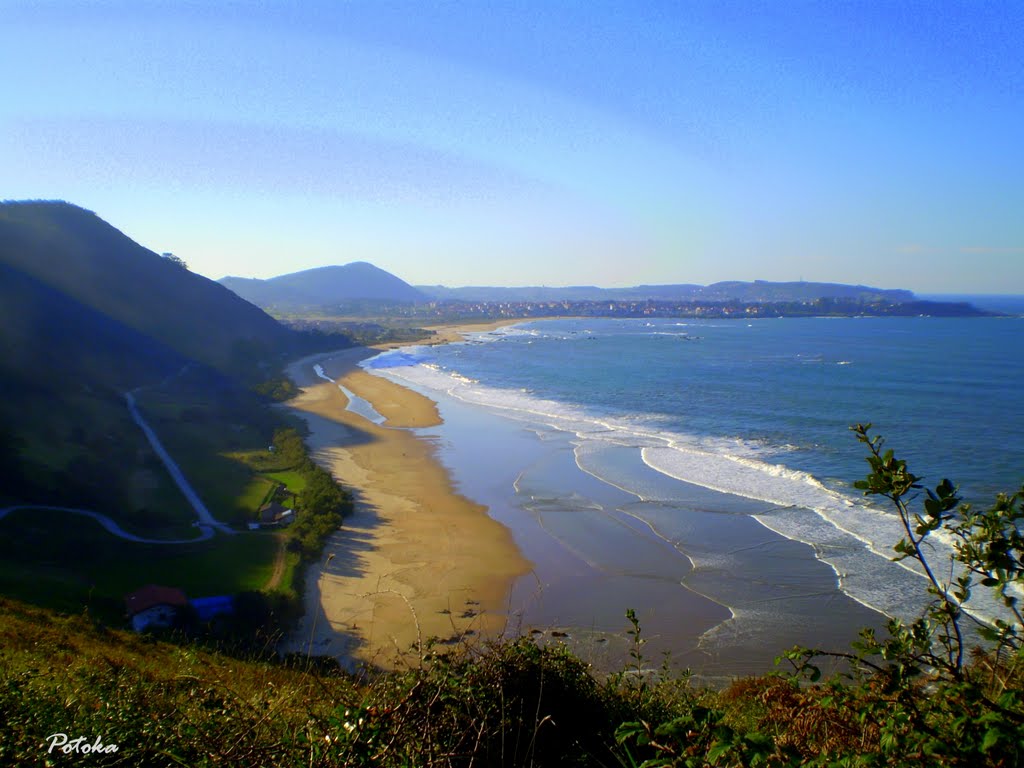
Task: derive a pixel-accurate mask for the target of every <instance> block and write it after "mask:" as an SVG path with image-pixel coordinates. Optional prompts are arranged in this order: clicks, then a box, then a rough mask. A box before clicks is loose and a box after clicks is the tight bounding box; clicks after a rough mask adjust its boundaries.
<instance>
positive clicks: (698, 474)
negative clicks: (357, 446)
mask: <svg viewBox="0 0 1024 768" xmlns="http://www.w3.org/2000/svg"><path fill="white" fill-rule="evenodd" d="M395 362H398V361H397V360H396V361H395ZM404 362H405V363H406V364H405V365H388V366H385V367H382V368H376V369H375V368H369V367H368V368H369V370H370V372H371V373H375V374H377V375H382V376H384V377H386V378H393V379H395V380H398V382H399V383H402V384H405V385H411V386H413V387H415V388H417V389H421V390H424V391H426V392H428V393H429V392H431V391H434V392H442V393H444V394H447V395H448V396H450V397H453V398H455V399H458V400H461V401H463V402H466V403H472V404H476V405H479V406H483V407H487V408H489V409H492V410H494V411H495V412H498V413H502V414H503V415H506V416H508V417H511V418H514V419H516V420H518V421H522V422H524V423H525V424H527V425H529V424H531V423H534V424H536V423H538V422H539V423H542V424H543V425H544V426H546V427H548V428H553V429H556V430H559V431H564V432H569V433H572V434H575V436H576V437H577V438H578V439H579V441H580V442H579V443H578V445H579V446H581V447H583V446H588V445H589V446H596V447H597V448H598V449H599V446H600V445H601V444H602V443H604V444H608V443H613V444H616V445H620V446H625V447H629V448H636V449H638V450H639V451H640V454H641V456H642V459H643V461H644V463H645V464H646V465H647V466H648V467H649V468H650V469H651V470H653V471H655V472H658V473H660V474H662V475H664V476H666V477H669V478H672V479H674V480H678V481H681V482H685V483H689V484H692V485H696V486H700V487H703V488H707V489H709V490H712V491H716V492H719V493H725V494H729V495H732V496H738V497H742V498H746V499H750V500H754V501H761V502H765V503H766V504H770V505H772V506H776V507H782V508H791V507H792V508H799V509H804V510H808V511H809V512H810V513H811V514H812V515H813V517H806V518H804V519H803V521H802V523H801V524H799V525H798V524H796V523H795V521H794V519H784V518H782V517H780V516H778V515H752V517H753V518H754V519H755V520H756V521H757V522H758V523H759V524H761V525H763V526H764V527H765V528H767V529H769V530H771V531H773V532H774V533H777V534H778V535H780V536H783V537H784V538H787V539H789V540H791V541H796V542H799V543H802V544H806V545H808V546H809V547H811V548H812V550H813V552H814V556H815V557H816V558H817V559H819V560H821V561H822V562H824V563H826V564H827V565H828V566H829V567H830V568H831V569H832V570H833V572H834V573H835V575H836V580H837V585H838V587H839V588H840V589H841V590H842V591H843V592H844V593H845V594H847V595H848V596H849V597H851V598H852V599H854V600H856V601H857V602H859V603H861V604H862V605H865V606H866V607H869V608H871V609H872V610H875V611H880V612H882V613H885V614H886V615H890V616H899V617H900V618H903V619H905V620H911V619H914V618H917V616H918V615H919V614H920V610H919V609H920V608H921V607H922V606H923V604H924V601H923V600H922V599H921V595H922V592H921V589H920V586H921V585H920V581H919V579H924V578H925V575H924V573H923V572H922V570H921V569H920V567H919V566H918V565H917V563H916V562H915V561H912V560H903V561H900V562H898V563H894V562H893V560H892V558H893V551H892V547H893V545H895V543H896V542H897V541H899V540H900V539H901V538H902V537H903V530H902V526H901V524H900V522H899V519H898V517H897V516H896V515H895V513H893V512H890V511H889V510H887V509H883V508H879V507H876V506H873V505H870V504H868V503H866V502H865V501H864V500H863V499H861V498H860V497H857V496H852V495H848V494H844V493H842V492H839V491H837V490H835V489H832V488H829V487H827V486H825V485H824V484H823V483H822V482H821V481H820V480H819V479H818V478H816V477H814V476H813V475H810V474H809V473H807V472H803V471H800V470H795V469H792V468H790V467H787V466H785V465H783V464H778V463H774V462H771V461H765V460H764V459H763V458H762V457H765V456H775V455H779V454H784V453H785V452H786V451H787V449H789V450H791V447H789V446H771V445H764V444H760V443H757V442H753V441H744V440H738V439H735V440H734V439H724V438H708V437H700V436H696V435H686V434H682V433H678V432H670V431H665V430H658V429H648V428H645V427H644V426H643V423H642V422H643V421H644V419H645V417H646V418H649V419H656V418H657V415H656V414H637V415H636V417H633V416H630V417H622V416H612V415H604V414H595V413H593V412H592V411H588V410H587V409H586V408H585V407H584V406H582V405H579V404H574V403H564V402H559V401H555V400H548V399H543V398H539V397H536V396H534V395H531V394H529V393H527V392H523V391H522V390H520V389H515V390H513V389H500V388H496V387H489V386H486V385H482V384H480V383H479V382H476V381H472V380H470V379H468V378H467V377H464V376H462V375H461V374H459V373H457V372H453V371H447V370H445V369H444V368H442V367H441V366H439V365H437V364H436V362H434V361H433V360H430V361H427V360H425V359H423V358H419V359H417V358H415V357H407V358H404ZM585 450H586V449H585V448H584V449H583V450H582V451H581V449H580V448H577V466H579V467H580V469H581V470H583V471H585V472H587V473H588V474H590V475H592V476H594V477H596V478H597V479H599V480H601V481H602V482H606V483H608V484H609V485H612V486H613V487H616V488H618V489H620V490H622V491H625V492H627V493H631V494H634V495H636V496H637V497H638V498H640V499H642V500H665V499H660V498H658V497H652V496H650V494H648V493H645V492H644V490H643V489H639V490H638V489H636V488H635V487H630V486H629V485H624V484H623V483H621V482H612V481H610V480H609V478H608V477H607V476H604V475H602V473H601V472H600V471H595V470H594V469H593V467H588V466H584V465H583V463H582V462H581V457H582V455H583V452H585ZM836 536H839V537H840V541H841V542H842V544H841V547H839V548H842V549H847V550H850V551H857V550H861V551H862V552H864V553H866V554H867V555H869V556H868V557H864V558H862V559H861V560H859V562H858V565H859V568H860V569H861V571H862V572H860V573H858V572H857V571H855V570H851V569H850V566H851V565H852V564H853V563H852V562H851V561H850V560H849V558H847V559H843V560H841V559H840V558H839V557H838V556H837V555H836V552H837V551H838V548H837V546H838V545H837V543H836ZM827 542H832V543H831V544H829V543H827ZM950 544H951V542H950V541H949V540H948V537H946V536H943V535H941V534H940V535H939V536H936V537H935V541H934V542H932V546H933V548H934V552H933V557H934V558H935V561H936V562H942V563H943V564H946V563H948V559H949V556H950V554H951V553H952V548H951V546H950ZM894 565H898V566H899V570H898V571H894V570H893V566H894ZM901 571H902V572H905V573H907V574H912V575H913V576H914V577H915V580H914V581H910V582H907V583H906V584H905V588H902V589H899V590H890V591H888V592H887V591H886V589H885V588H882V585H887V584H888V583H889V582H891V581H892V579H893V578H896V575H897V574H898V573H899V572H901ZM972 601H973V602H974V606H973V607H972V610H971V613H972V615H973V616H975V617H976V618H979V619H980V620H982V621H986V622H991V621H992V619H993V617H995V616H999V615H1002V613H1003V612H1002V611H1001V610H1000V608H999V606H998V604H997V603H996V602H995V601H994V600H993V599H991V597H990V596H988V595H984V594H982V592H981V591H980V590H978V591H976V593H975V595H974V596H973V597H972Z"/></svg>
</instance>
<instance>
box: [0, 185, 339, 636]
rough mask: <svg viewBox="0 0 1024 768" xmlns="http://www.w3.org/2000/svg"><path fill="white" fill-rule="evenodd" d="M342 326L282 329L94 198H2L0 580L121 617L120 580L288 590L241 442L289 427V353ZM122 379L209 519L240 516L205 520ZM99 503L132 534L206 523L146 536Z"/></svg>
mask: <svg viewBox="0 0 1024 768" xmlns="http://www.w3.org/2000/svg"><path fill="white" fill-rule="evenodd" d="M348 343H349V342H348V340H347V339H346V338H344V337H340V336H334V337H329V338H328V337H324V336H316V335H312V334H306V333H299V332H294V331H290V330H288V329H286V328H284V327H283V326H281V325H279V324H278V323H277V322H276V321H275V320H273V319H272V318H270V317H269V316H268V315H266V314H264V313H263V312H262V311H261V310H259V309H257V308H256V307H254V306H252V305H251V304H248V303H247V302H245V301H243V300H241V299H239V298H238V297H237V296H235V295H234V294H233V293H231V292H230V291H228V290H227V289H225V288H222V287H221V286H219V285H217V284H215V283H213V282H211V281H209V280H207V279H205V278H203V277H200V276H198V275H193V274H191V273H190V272H188V271H187V270H186V269H184V268H183V267H181V266H179V265H176V264H175V263H173V262H172V261H171V260H168V259H164V258H161V257H160V256H157V255H156V254H155V253H153V252H151V251H148V250H146V249H145V248H142V247H141V246H139V245H137V244H135V243H133V242H132V241H131V240H130V239H128V238H127V237H125V236H124V235H123V234H121V233H120V232H118V231H117V230H116V229H114V228H113V227H111V226H110V225H108V224H106V223H104V222H103V221H101V220H100V219H99V218H97V217H96V216H95V215H94V214H92V213H89V212H88V211H85V210H83V209H80V208H76V207H75V206H72V205H68V204H66V203H3V204H0V349H3V351H4V354H3V355H0V380H2V381H3V384H4V387H3V397H0V593H3V594H7V595H14V596H18V597H20V598H22V599H26V600H30V601H32V602H36V603H38V604H41V605H48V606H53V607H57V608H61V609H65V610H76V609H79V608H81V606H83V605H86V604H91V605H92V606H93V608H94V610H97V611H98V612H99V614H100V615H102V616H103V617H104V618H105V619H107V620H109V621H112V622H114V623H115V624H116V623H119V622H120V621H121V620H122V618H123V605H122V604H121V598H122V596H123V595H124V594H125V593H126V592H128V591H131V590H132V589H135V588H137V587H139V586H141V585H142V584H144V583H147V582H153V581H156V582H162V583H171V584H173V585H177V586H181V587H183V588H187V589H188V591H189V594H190V595H192V596H196V595H203V594H219V593H236V592H241V591H247V590H253V589H261V588H263V587H264V586H267V589H273V590H276V591H277V592H279V593H280V594H281V595H283V596H286V597H290V598H294V591H295V590H294V588H295V585H294V584H293V583H292V581H293V577H294V576H295V574H296V572H297V570H296V565H297V561H298V558H299V556H300V554H299V550H301V547H298V546H297V547H296V551H295V552H294V553H293V552H289V553H288V555H287V557H285V556H284V554H285V553H284V547H285V544H286V538H285V536H284V534H280V535H279V534H275V533H272V532H260V533H249V532H247V531H246V523H247V522H249V521H252V520H253V519H255V516H256V513H257V509H258V507H259V506H260V504H261V503H262V502H263V500H264V497H265V496H266V495H267V492H268V491H267V488H268V487H269V486H270V485H271V483H270V481H269V480H267V479H266V478H263V477H262V476H261V475H260V474H259V472H258V471H256V470H255V469H253V468H252V467H251V466H249V465H248V464H247V463H246V462H245V461H242V460H240V459H239V458H238V457H239V456H246V455H250V454H252V453H253V452H259V451H265V450H266V447H267V445H268V444H269V443H270V442H271V441H272V440H273V439H274V435H275V433H276V432H277V431H279V430H282V429H284V428H286V427H288V426H290V422H288V421H287V419H285V417H284V416H283V414H282V413H281V412H280V411H279V410H277V409H274V408H271V407H270V398H272V397H273V398H277V399H280V397H281V396H285V395H287V394H288V393H290V392H294V387H293V386H288V385H290V382H287V381H286V380H284V379H283V377H282V375H281V373H280V367H281V364H282V362H283V360H285V359H286V358H287V357H289V356H297V355H299V354H305V353H308V352H310V351H315V350H316V349H317V348H318V345H320V346H319V348H323V347H324V346H327V347H330V348H337V347H341V346H345V345H347V344H348ZM127 393H132V397H133V399H134V403H135V405H136V407H137V409H138V413H140V414H141V415H142V417H143V418H144V419H145V420H146V422H147V424H148V426H149V427H150V428H151V429H152V430H154V431H155V433H156V434H157V435H158V437H159V440H160V442H161V444H162V446H163V448H164V449H165V450H166V451H167V453H168V455H169V456H170V457H171V459H172V460H173V461H174V463H175V464H176V465H177V466H178V467H179V468H180V470H181V471H182V472H183V473H184V477H185V478H187V481H188V483H189V484H190V485H191V487H192V489H193V490H194V491H195V493H196V494H197V495H198V498H199V499H200V500H201V501H202V503H203V504H205V506H206V507H207V508H208V509H209V511H210V514H211V515H212V516H213V518H214V519H215V520H217V521H220V522H221V523H224V524H227V525H228V526H230V527H233V528H234V529H235V530H238V531H245V532H244V533H241V534H238V535H228V534H226V533H225V532H224V531H223V530H220V531H219V532H217V533H216V535H213V534H214V532H213V531H212V529H211V530H207V531H206V533H205V534H204V535H205V536H206V538H202V537H201V534H202V533H203V531H202V529H201V528H198V527H197V525H198V523H199V519H198V517H197V515H198V513H197V511H196V509H195V508H194V506H193V504H192V503H190V502H189V500H188V498H187V496H186V495H185V493H183V491H182V488H181V487H180V485H179V484H178V482H176V480H175V478H174V475H173V474H172V472H171V471H170V469H169V467H168V465H167V463H166V462H165V461H164V460H163V458H162V457H161V455H160V453H159V451H158V450H157V448H156V447H155V446H154V445H153V444H152V442H151V441H150V440H149V439H148V437H147V435H146V433H145V432H144V431H143V429H142V428H141V427H140V425H139V424H138V423H136V421H135V419H134V417H133V413H132V411H131V410H130V409H129V404H128V400H127V397H126V395H127ZM300 445H301V441H300ZM306 461H308V459H306V457H305V456H304V454H303V455H302V456H300V457H297V458H295V460H294V461H293V462H292V464H299V463H300V462H306ZM292 464H287V465H284V466H282V467H281V469H291V468H292ZM275 487H276V486H275ZM261 488H262V489H263V492H259V491H260V489H261ZM339 498H340V497H339ZM335 501H337V499H335ZM339 503H340V502H339ZM43 505H48V506H50V507H53V506H60V507H66V508H70V509H74V510H84V511H85V512H86V513H88V514H92V515H98V516H100V517H97V518H94V519H89V517H88V514H81V513H78V512H67V511H53V510H49V509H44V508H41V507H42V506H43ZM335 506H337V504H336V505H335ZM16 507H17V508H16ZM25 507H27V508H25ZM298 508H299V509H300V510H301V509H302V504H301V500H300V502H299V503H298ZM8 509H9V511H4V510H8ZM330 512H331V514H332V515H334V514H335V513H336V510H334V509H332V510H330ZM100 518H102V519H103V520H105V521H107V523H108V524H110V525H113V526H116V527H117V529H119V530H120V531H121V532H123V533H124V534H125V535H126V536H127V537H131V536H134V537H138V538H141V539H147V540H152V541H160V542H164V541H168V540H171V541H186V540H187V541H189V542H191V541H192V540H193V539H198V540H197V541H195V542H194V543H188V544H158V543H139V542H136V541H131V540H129V539H128V538H126V537H125V536H121V535H120V534H115V533H112V532H111V531H110V529H109V528H108V529H105V528H104V527H103V523H101V522H100V521H99V520H100ZM331 520H334V521H335V526H334V527H336V525H337V523H336V518H335V517H331ZM304 524H305V526H306V528H307V529H309V528H311V527H313V528H315V526H313V525H312V523H310V522H309V521H306V522H305V523H304ZM300 527H301V526H299V525H296V526H294V528H295V529H296V530H299V529H300ZM317 530H319V529H317ZM307 533H308V530H307ZM307 539H308V541H306V542H305V543H304V544H303V546H306V547H307V548H308V546H309V545H311V544H312V543H313V541H314V539H315V537H313V536H307ZM282 564H283V569H282V567H281V566H282ZM275 565H277V566H278V567H277V568H276V570H275V568H274V566H275ZM272 573H273V574H276V575H272Z"/></svg>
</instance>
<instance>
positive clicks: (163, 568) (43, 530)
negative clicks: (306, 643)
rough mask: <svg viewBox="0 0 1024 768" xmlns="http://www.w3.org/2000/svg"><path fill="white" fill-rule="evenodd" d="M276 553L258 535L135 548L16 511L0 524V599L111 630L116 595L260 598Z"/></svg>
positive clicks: (102, 533) (117, 611) (59, 520)
mask: <svg viewBox="0 0 1024 768" xmlns="http://www.w3.org/2000/svg"><path fill="white" fill-rule="evenodd" d="M193 532H195V529H193ZM276 551H277V540H276V538H275V537H274V536H273V535H268V534H265V533H258V532H254V533H249V532H245V533H239V534H236V535H233V536H226V535H223V534H219V535H217V536H214V537H213V538H212V539H209V540H207V541H204V542H199V543H196V544H181V545H170V544H164V545H158V544H137V543H134V542H129V541H124V540H122V539H118V538H117V537H115V536H112V535H111V534H109V533H108V532H107V531H106V530H104V529H103V528H102V527H101V526H100V525H99V523H97V522H96V521H94V520H91V519H89V518H84V517H79V516H77V515H72V514H69V513H66V512H57V511H50V510H19V511H15V512H11V513H10V514H9V515H7V517H6V518H4V519H3V520H0V592H2V593H3V594H7V595H11V596H12V597H17V598H18V599H21V600H26V601H28V602H32V603H36V604H39V605H45V606H48V607H52V608H55V609H57V610H63V611H70V612H80V611H82V610H83V609H85V608H86V606H88V607H89V610H90V611H91V612H92V613H95V614H97V615H99V616H101V617H102V618H103V619H104V620H106V621H109V622H111V623H114V624H117V623H119V622H121V621H122V620H123V614H124V604H123V597H124V595H125V594H127V593H128V592H131V591H132V590H135V589H137V588H138V587H141V586H144V585H145V584H151V583H152V584H162V585H166V586H172V587H180V588H181V589H183V590H184V591H185V593H186V594H187V595H188V596H189V597H204V596H209V595H228V594H234V593H237V592H243V591H248V590H260V589H262V588H263V586H264V585H265V584H266V583H267V580H268V579H269V578H270V575H271V572H272V570H273V563H274V555H275V553H276ZM288 583H289V582H284V581H283V582H282V586H284V585H286V584H288Z"/></svg>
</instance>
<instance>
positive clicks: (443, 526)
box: [282, 323, 531, 668]
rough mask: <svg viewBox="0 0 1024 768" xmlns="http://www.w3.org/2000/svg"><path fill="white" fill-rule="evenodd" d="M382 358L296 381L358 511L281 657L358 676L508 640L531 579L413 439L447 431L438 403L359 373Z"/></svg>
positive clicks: (309, 369) (508, 541) (316, 578)
mask: <svg viewBox="0 0 1024 768" xmlns="http://www.w3.org/2000/svg"><path fill="white" fill-rule="evenodd" d="M500 325H502V323H498V324H490V325H487V326H473V327H472V328H471V330H487V329H489V328H492V327H498V326H500ZM458 328H459V326H445V327H442V328H438V335H437V337H436V338H435V339H434V340H432V342H428V343H443V342H445V341H449V340H454V339H459V338H461V335H460V334H459V332H458V330H457V329H458ZM379 351H380V350H378V349H368V348H365V347H359V348H353V349H347V350H342V351H340V352H338V353H334V354H329V355H317V356H313V357H308V358H305V359H303V360H300V361H297V362H296V363H293V364H292V365H291V366H290V368H289V371H288V372H289V375H290V376H291V377H292V379H293V380H294V381H295V382H296V384H297V385H298V386H299V387H300V388H301V393H300V395H299V396H298V397H296V398H294V399H293V400H292V401H290V402H289V403H288V407H289V408H291V409H292V410H293V411H294V412H295V413H296V414H297V415H300V416H301V417H302V418H303V419H304V420H305V421H306V423H307V424H308V426H309V430H310V435H309V437H308V438H307V445H308V446H309V448H310V450H311V453H312V455H313V457H314V459H315V460H316V461H317V462H318V463H320V464H321V465H322V466H324V467H325V468H327V469H329V471H331V473H332V474H333V475H334V477H335V479H337V480H338V481H339V482H341V483H342V484H343V485H344V486H345V487H346V488H347V489H348V490H349V491H350V492H352V493H353V494H354V496H355V501H356V508H355V513H354V514H353V515H352V516H351V517H349V518H348V519H347V520H346V521H345V525H344V527H343V528H342V529H341V530H339V531H338V532H337V533H335V534H334V536H333V537H332V538H331V540H330V541H329V542H328V545H327V547H326V549H325V551H324V553H323V555H322V559H321V562H320V563H318V564H314V565H313V566H311V567H310V568H309V569H308V571H307V573H306V587H305V589H306V594H305V598H304V599H305V605H306V612H305V616H304V617H303V619H302V622H301V624H300V626H299V627H298V629H297V630H296V632H295V633H294V634H293V636H292V637H291V638H290V639H289V640H288V641H287V642H286V643H285V644H284V647H283V649H282V650H285V651H292V652H299V653H307V652H311V653H312V654H313V655H329V656H334V657H336V658H338V659H339V660H340V661H342V663H343V664H344V665H345V666H347V667H349V668H353V667H355V666H358V665H359V664H360V663H366V664H373V665H377V666H381V667H394V666H396V665H398V664H407V663H416V661H417V660H418V659H419V658H420V656H421V654H422V652H423V650H424V647H425V644H426V643H427V642H428V640H430V639H436V640H438V641H440V642H443V643H452V642H459V641H460V640H462V639H465V638H481V637H483V638H486V637H495V636H498V635H500V634H501V633H502V632H503V631H504V629H505V627H506V622H507V620H508V619H507V618H506V616H507V607H508V599H509V592H510V588H511V586H512V584H513V583H514V581H515V580H516V579H517V578H518V577H519V576H521V575H523V574H525V573H527V572H529V570H530V568H531V564H530V562H529V561H528V560H526V559H525V558H524V557H523V556H522V554H521V553H520V551H519V549H518V548H517V546H516V544H515V542H514V541H513V538H512V535H511V534H510V532H509V531H508V530H507V529H506V528H505V527H504V526H502V525H501V524H499V523H497V522H495V521H494V520H492V519H491V517H489V516H488V514H487V510H486V508H485V507H483V506H481V505H480V504H476V503H474V502H472V501H470V500H469V499H467V498H465V497H464V496H461V495H460V494H459V493H457V491H456V489H455V488H454V487H453V485H452V481H451V479H450V477H449V475H448V473H447V471H446V470H445V468H444V467H443V466H441V464H440V463H439V462H438V461H437V458H436V455H435V453H436V447H435V445H434V443H433V442H432V440H431V439H430V437H429V436H423V435H417V434H415V433H413V432H412V431H410V428H425V427H431V426H436V425H438V424H440V423H441V422H440V417H439V416H438V412H437V408H436V406H435V404H434V403H433V402H432V401H431V400H429V399H427V398H425V397H423V396H422V395H419V394H418V393H416V392H413V391H412V390H409V389H406V388H404V387H401V386H399V385H397V384H395V383H393V382H391V381H388V380H386V379H383V378H380V377H377V376H373V375H371V374H368V373H366V372H365V371H363V370H362V369H360V368H358V367H357V364H358V363H359V361H360V360H363V359H366V358H367V357H371V356H373V355H375V354H377V353H378V352H379ZM314 365H319V366H321V368H322V370H323V372H324V373H325V374H326V375H328V376H330V377H331V378H332V379H334V380H335V381H336V382H337V384H340V385H342V386H344V387H345V388H347V389H348V390H350V391H351V392H352V393H353V394H355V395H356V396H358V397H360V398H363V399H365V400H366V401H368V402H369V403H370V404H371V405H372V406H373V408H374V409H375V410H376V411H377V412H378V413H379V414H381V415H382V416H384V417H385V421H384V422H383V424H380V425H377V424H374V423H372V422H370V421H369V420H367V419H366V418H364V417H362V416H360V415H357V414H355V413H353V412H351V411H349V410H346V408H347V406H348V399H347V397H346V396H345V395H344V393H343V392H342V391H341V390H340V389H339V387H338V386H337V384H335V383H331V382H329V381H326V380H324V379H323V378H321V377H320V376H319V375H318V374H317V373H316V371H315V370H314Z"/></svg>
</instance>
